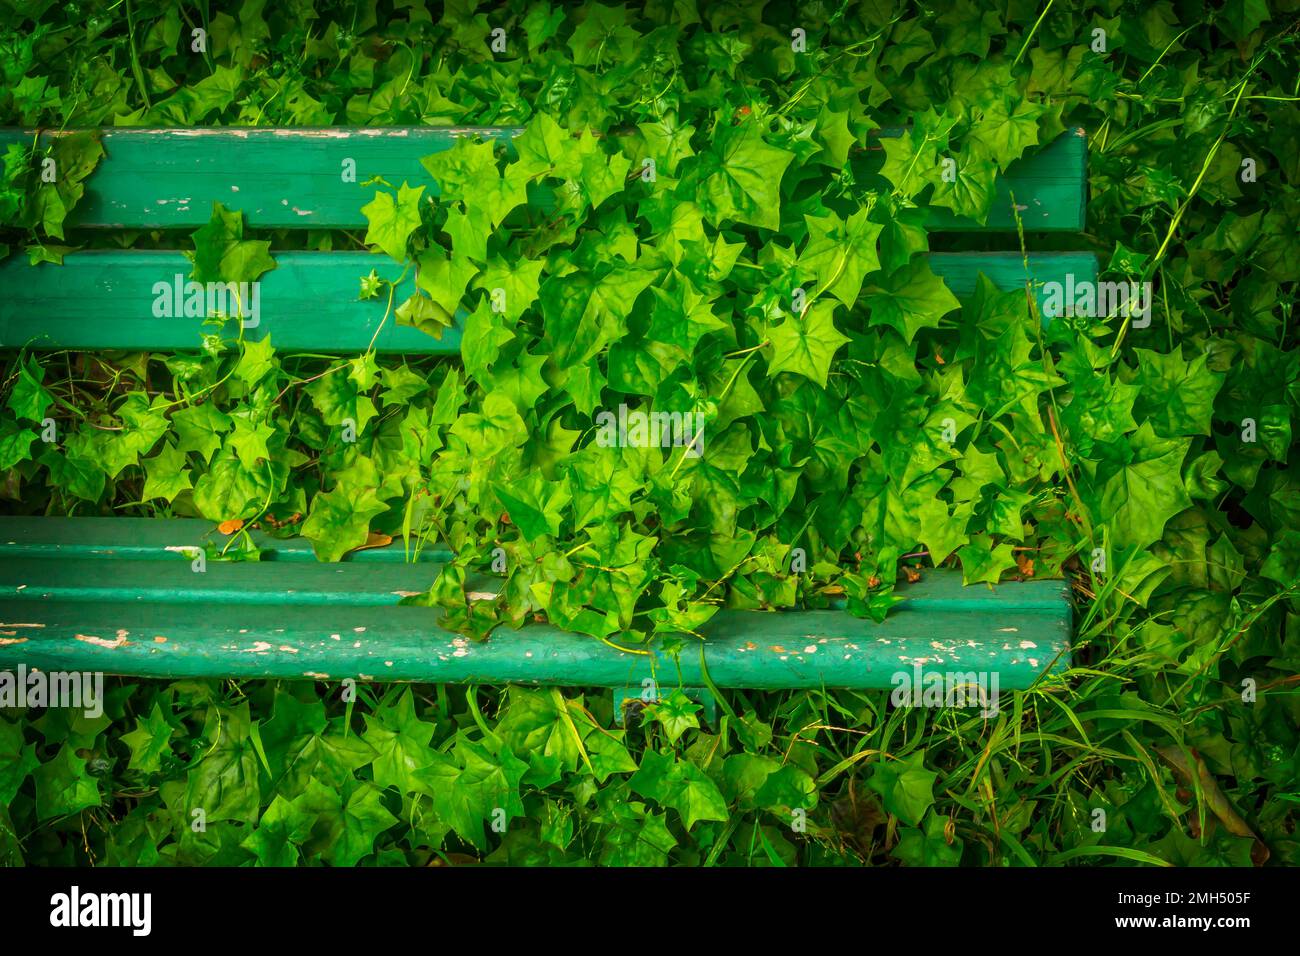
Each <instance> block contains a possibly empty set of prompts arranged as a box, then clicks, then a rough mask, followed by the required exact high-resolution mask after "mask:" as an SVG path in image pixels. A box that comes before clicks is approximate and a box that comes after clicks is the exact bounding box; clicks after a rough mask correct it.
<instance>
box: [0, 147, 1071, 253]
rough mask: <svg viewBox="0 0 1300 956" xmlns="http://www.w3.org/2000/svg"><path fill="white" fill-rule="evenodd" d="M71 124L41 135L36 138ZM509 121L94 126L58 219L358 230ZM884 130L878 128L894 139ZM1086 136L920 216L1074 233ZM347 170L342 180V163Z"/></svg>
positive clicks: (430, 187) (966, 225)
mask: <svg viewBox="0 0 1300 956" xmlns="http://www.w3.org/2000/svg"><path fill="white" fill-rule="evenodd" d="M70 132H74V131H71V130H69V131H65V132H64V133H59V132H53V131H51V132H45V133H42V134H41V137H42V140H43V141H45V142H48V141H49V140H50V139H51V138H52V137H55V136H59V135H67V134H68V133H70ZM520 132H521V130H520V128H517V127H432V126H408V127H331V128H327V129H311V128H289V129H276V128H269V127H257V128H235V127H225V128H210V129H130V128H112V129H104V130H102V131H101V133H100V135H101V142H102V143H103V146H104V153H105V155H104V158H103V159H102V160H101V161H100V164H99V166H98V167H97V168H96V169H95V171H94V173H92V174H91V176H90V179H89V180H88V181H87V184H86V194H85V196H84V198H83V199H82V200H81V202H79V203H78V204H77V207H76V208H75V209H74V210H73V212H72V213H71V215H70V216H69V218H68V222H69V224H70V225H74V226H86V227H95V228H131V229H134V228H152V229H192V228H195V227H197V226H201V225H203V224H204V223H205V222H207V221H208V218H209V216H211V214H212V204H213V202H221V203H223V204H224V205H225V206H227V207H228V208H230V209H237V210H239V211H241V212H243V213H244V215H245V216H246V217H247V220H248V223H249V224H250V225H251V226H253V227H255V228H264V229H335V228H346V229H354V228H359V227H364V226H365V224H366V221H365V218H364V217H363V216H362V215H361V207H362V206H363V205H365V204H366V203H367V202H369V201H370V199H371V198H372V197H373V195H374V187H373V186H368V187H367V186H362V185H361V184H362V183H364V182H366V181H367V180H368V179H370V178H371V177H374V176H380V177H382V178H383V179H384V180H386V181H387V182H389V183H391V184H392V185H393V186H394V187H396V186H400V185H401V183H402V182H403V181H406V182H409V183H410V184H411V185H413V186H414V185H420V184H423V185H425V186H426V187H427V194H428V195H437V184H436V183H435V182H434V180H433V178H432V177H431V176H430V175H429V174H428V172H427V171H425V169H424V168H423V167H422V166H421V165H420V158H421V157H423V156H428V155H429V154H430V153H435V152H439V151H441V150H444V149H448V148H450V147H451V146H452V145H453V144H454V143H455V142H456V140H457V139H459V138H460V137H463V136H485V137H494V138H497V139H501V140H505V141H506V142H507V143H508V142H509V141H510V140H511V138H513V137H514V136H516V135H518V134H519V133H520ZM899 132H901V130H897V129H886V130H879V131H877V135H880V136H891V135H898V133H899ZM33 137H34V131H32V130H21V129H12V128H10V129H0V150H3V149H4V148H5V147H6V146H7V145H8V144H9V143H16V142H21V143H23V144H28V143H30V142H32V139H33ZM1086 153H1087V141H1086V139H1085V138H1084V135H1083V130H1081V129H1072V130H1067V131H1066V132H1065V133H1064V134H1063V135H1062V136H1060V137H1059V138H1058V139H1057V140H1056V141H1055V142H1053V143H1051V144H1048V145H1047V146H1045V147H1043V148H1042V149H1038V150H1035V151H1034V152H1032V153H1031V154H1030V155H1029V156H1027V157H1025V158H1024V159H1022V160H1019V161H1018V162H1016V163H1014V164H1012V166H1011V168H1009V169H1008V170H1007V171H1006V173H1005V174H1004V175H1003V176H1002V177H1000V178H999V179H998V181H997V184H996V187H995V188H996V193H995V197H994V202H993V208H992V210H991V212H990V214H989V218H988V222H987V223H986V224H984V225H981V224H979V223H975V222H971V221H969V220H962V219H959V218H957V217H955V216H953V215H952V214H951V213H950V212H949V211H947V210H945V209H942V208H938V207H936V208H935V209H934V210H933V213H932V219H931V223H932V226H933V227H935V228H941V229H952V230H978V231H988V232H995V231H1009V230H1014V229H1015V228H1016V224H1015V216H1014V214H1013V212H1012V209H1011V195H1012V194H1013V193H1014V195H1015V198H1016V203H1017V204H1018V205H1020V206H1023V207H1024V208H1023V209H1022V211H1021V218H1022V220H1023V221H1024V226H1025V228H1026V229H1027V230H1030V231H1074V232H1077V231H1079V230H1081V229H1082V228H1083V205H1084V191H1085V184H1086V177H1085V162H1086ZM346 160H352V161H353V162H355V165H356V177H355V180H354V181H345V179H344V176H343V175H342V173H343V170H344V162H345V161H346Z"/></svg>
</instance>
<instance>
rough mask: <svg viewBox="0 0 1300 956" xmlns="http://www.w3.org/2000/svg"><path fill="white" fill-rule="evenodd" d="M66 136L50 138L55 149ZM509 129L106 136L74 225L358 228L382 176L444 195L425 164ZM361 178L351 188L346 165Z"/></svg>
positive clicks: (24, 136) (4, 140)
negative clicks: (233, 213) (241, 223)
mask: <svg viewBox="0 0 1300 956" xmlns="http://www.w3.org/2000/svg"><path fill="white" fill-rule="evenodd" d="M72 132H77V131H75V130H68V131H65V132H64V133H63V134H60V133H57V132H47V133H43V134H42V139H43V140H45V141H48V140H49V139H50V138H52V137H54V136H59V135H68V134H69V133H72ZM516 132H518V131H517V130H512V129H510V128H506V127H471V126H462V127H446V126H404V127H329V128H315V129H313V128H284V129H281V128H273V127H256V128H251V127H246V128H236V127H222V128H217V127H212V128H204V129H129V128H114V129H104V130H101V131H100V142H101V143H102V144H103V147H104V157H103V159H101V160H100V163H99V165H98V166H97V167H96V168H95V171H94V172H93V173H92V174H91V176H90V178H89V179H88V180H87V182H86V193H85V196H84V197H83V198H82V200H81V202H79V203H78V204H77V206H76V208H75V209H74V210H73V211H72V213H71V214H70V215H69V217H68V223H69V224H70V225H74V226H88V227H97V228H108V229H138V228H152V229H193V228H197V227H198V226H201V225H203V224H204V223H206V222H207V221H208V219H209V218H210V217H211V216H212V204H213V203H214V202H220V203H222V204H223V205H224V206H226V207H227V208H229V209H234V210H238V211H240V212H242V213H243V214H244V215H245V217H246V219H247V222H248V224H249V225H250V226H253V227H254V228H259V229H355V228H357V227H364V226H365V225H366V219H365V217H364V216H363V215H362V214H361V207H362V206H364V205H365V204H366V203H368V202H369V201H370V200H371V199H373V198H374V194H375V188H376V187H375V186H373V185H371V186H363V185H362V183H364V182H366V181H367V180H368V179H371V178H372V177H374V176H380V177H383V179H385V180H386V181H387V182H389V183H392V185H393V186H394V188H396V187H398V186H400V185H401V184H402V182H403V180H405V181H406V182H409V183H410V184H411V185H412V186H418V185H424V186H425V187H426V194H427V195H437V192H438V189H437V184H436V183H435V182H434V180H433V178H432V177H431V176H430V175H429V174H428V172H426V171H425V169H424V167H422V166H421V165H420V158H421V157H423V156H428V155H429V154H431V153H437V152H441V151H442V150H444V149H449V148H451V147H452V146H453V145H454V144H455V142H456V140H457V139H459V138H461V137H463V136H479V135H481V136H485V137H495V138H498V139H507V140H508V139H509V138H510V137H511V135H512V134H514V133H516ZM32 136H33V131H31V130H18V129H3V130H0V150H3V149H4V147H5V146H7V145H8V144H9V143H11V142H22V143H24V144H28V143H30V142H31V141H32ZM345 160H352V161H353V162H354V163H355V166H356V169H355V172H356V177H355V179H353V180H351V181H345V178H344V175H343V173H344V162H345Z"/></svg>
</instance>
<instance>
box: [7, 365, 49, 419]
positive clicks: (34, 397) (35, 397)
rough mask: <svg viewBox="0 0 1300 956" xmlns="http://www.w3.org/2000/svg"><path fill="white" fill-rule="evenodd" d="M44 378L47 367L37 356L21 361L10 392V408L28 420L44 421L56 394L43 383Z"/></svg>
mask: <svg viewBox="0 0 1300 956" xmlns="http://www.w3.org/2000/svg"><path fill="white" fill-rule="evenodd" d="M44 379H45V369H44V367H42V366H41V364H40V363H39V362H37V361H36V359H35V358H29V359H28V360H27V362H26V363H20V364H19V365H18V375H17V378H16V379H15V380H14V384H13V389H12V390H11V391H10V392H9V401H8V402H7V404H8V406H9V410H10V411H12V412H13V413H14V414H15V415H17V416H18V417H19V418H25V419H27V420H28V421H32V422H41V421H44V420H45V411H46V409H48V408H49V407H50V405H52V404H53V403H54V396H53V395H51V394H50V393H49V392H48V391H46V390H45V387H44V386H43V385H42V384H41V382H42V381H44Z"/></svg>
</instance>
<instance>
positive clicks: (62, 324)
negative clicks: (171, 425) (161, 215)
mask: <svg viewBox="0 0 1300 956" xmlns="http://www.w3.org/2000/svg"><path fill="white" fill-rule="evenodd" d="M275 259H276V263H277V265H276V268H275V269H272V270H271V271H270V272H268V273H266V274H265V275H264V276H263V277H262V279H261V285H260V288H259V289H258V298H257V309H256V315H252V316H250V319H249V322H250V324H251V323H252V322H253V321H254V320H255V321H256V325H255V326H254V327H252V328H247V329H245V330H244V335H245V336H246V337H248V338H250V339H254V340H258V339H261V338H263V337H264V336H266V335H270V336H271V341H272V342H273V344H274V345H275V346H276V348H277V349H278V350H280V351H281V352H295V351H311V352H341V353H356V352H362V351H364V350H365V349H366V348H367V347H368V346H369V345H370V342H371V340H372V339H374V340H375V347H376V349H377V350H378V351H380V352H388V353H394V352H396V353H406V354H413V355H415V354H421V355H455V354H458V353H459V351H460V328H459V327H458V326H457V327H453V328H450V329H447V330H445V331H444V332H443V334H442V338H440V339H435V338H433V336H431V335H427V334H426V333H424V332H422V331H420V330H418V329H414V328H411V327H409V326H399V325H397V323H396V319H395V318H394V317H393V316H392V315H389V316H388V318H387V320H386V321H385V320H384V314H385V311H386V309H387V303H388V300H387V297H386V296H382V297H379V298H375V299H368V300H365V301H361V300H359V299H358V298H357V295H358V290H359V288H360V284H359V280H360V277H361V276H363V275H366V274H368V273H369V272H370V270H371V269H374V270H376V271H377V272H378V273H379V275H380V276H381V277H386V278H392V279H394V280H395V279H396V278H397V277H398V276H399V275H400V270H399V269H398V268H397V266H396V265H395V264H394V263H393V262H391V261H390V260H389V259H387V258H385V257H382V256H373V255H370V254H369V253H364V252H281V253H276V254H275ZM1028 263H1029V264H1028V269H1027V270H1026V266H1025V259H1024V257H1023V256H1021V255H1020V254H1019V253H974V252H959V253H951V252H945V253H938V252H936V253H931V254H930V264H931V266H932V267H933V269H934V271H935V273H936V274H938V275H939V276H941V277H942V278H943V279H944V280H945V281H946V282H947V283H948V286H949V288H951V289H952V291H953V294H954V295H956V296H957V297H958V298H965V297H968V296H969V295H970V294H971V293H972V292H973V291H974V290H975V283H976V277H977V275H978V274H979V273H980V272H983V273H985V274H986V275H987V276H988V277H989V278H990V279H991V280H992V281H993V282H994V283H995V284H996V285H998V287H999V288H1002V289H1016V288H1023V287H1024V285H1025V283H1026V282H1028V281H1031V280H1032V281H1033V282H1035V285H1036V288H1038V294H1039V304H1040V308H1041V304H1042V288H1041V285H1040V284H1041V283H1043V282H1048V281H1059V282H1062V283H1064V282H1065V280H1066V274H1067V273H1073V274H1074V276H1075V280H1076V282H1077V281H1079V280H1080V279H1084V278H1088V279H1090V280H1091V279H1095V277H1096V274H1097V260H1096V258H1095V257H1094V256H1092V255H1090V254H1088V253H1031V254H1030V255H1029V257H1028ZM189 272H190V264H189V261H188V260H186V259H185V258H184V257H183V256H182V255H181V254H180V253H178V252H157V251H145V250H125V251H117V250H113V251H102V252H81V253H75V254H73V255H69V256H67V257H66V258H65V259H64V263H63V265H61V266H60V265H53V264H50V263H43V264H41V265H37V266H31V265H28V263H27V262H26V260H24V259H22V258H21V257H10V258H9V259H7V260H5V261H3V262H0V285H2V286H3V287H4V288H5V290H6V295H5V296H4V297H3V298H0V346H2V347H9V348H23V347H27V348H33V349H55V348H67V349H85V350H103V349H126V350H132V351H136V350H138V351H183V350H187V349H197V348H198V347H199V345H200V342H201V335H202V334H203V332H204V331H209V332H210V331H212V330H213V328H212V327H211V326H207V327H205V326H204V325H203V321H204V320H203V318H201V317H189V318H187V317H184V316H180V317H176V316H175V312H176V311H177V310H176V305H177V302H176V289H177V287H178V286H179V287H181V288H183V286H184V283H185V281H186V280H185V277H186V276H188V275H189ZM178 276H179V277H180V278H179V279H178V278H177V277H178ZM413 291H414V280H413V279H411V278H407V279H406V280H405V281H404V282H403V283H402V284H401V285H400V286H399V288H398V293H397V296H396V298H395V302H399V303H400V302H401V301H402V299H403V298H404V297H405V296H406V295H409V294H410V293H411V292H413ZM248 292H249V298H250V299H251V295H252V290H251V289H250V290H248ZM168 308H170V310H171V312H172V313H173V315H172V317H168V316H167V315H156V314H155V313H156V312H159V311H162V312H166V311H167V309H168ZM106 311H107V312H109V313H111V316H112V318H111V321H110V320H108V319H107V318H106V315H105V313H106ZM230 311H231V313H232V314H233V312H234V307H233V306H232V307H231V309H230ZM245 311H246V312H250V313H251V312H252V311H253V310H252V309H251V308H247V307H246V308H245ZM381 323H382V329H381V331H380V333H379V336H378V338H377V339H376V338H375V330H376V328H380V326H381ZM237 332H238V330H237V328H236V327H235V323H234V321H233V320H232V321H230V322H227V323H226V327H225V333H226V334H227V335H231V336H233V335H235V334H237Z"/></svg>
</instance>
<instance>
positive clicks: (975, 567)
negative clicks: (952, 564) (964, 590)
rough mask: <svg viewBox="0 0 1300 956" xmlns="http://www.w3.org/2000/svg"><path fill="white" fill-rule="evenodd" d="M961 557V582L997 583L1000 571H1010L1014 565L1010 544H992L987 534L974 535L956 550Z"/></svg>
mask: <svg viewBox="0 0 1300 956" xmlns="http://www.w3.org/2000/svg"><path fill="white" fill-rule="evenodd" d="M957 557H959V558H960V559H961V575H962V584H979V583H981V582H984V583H988V584H997V583H998V581H999V580H1001V578H1002V572H1004V571H1010V570H1011V569H1012V568H1014V567H1015V566H1016V558H1015V554H1014V553H1013V552H1012V550H1011V545H1009V544H1000V545H997V546H996V547H995V546H994V545H993V539H992V538H991V537H989V536H988V535H983V534H981V535H976V536H975V537H973V538H971V539H970V542H969V543H968V544H966V545H964V546H963V547H961V548H959V549H958V550H957Z"/></svg>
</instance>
